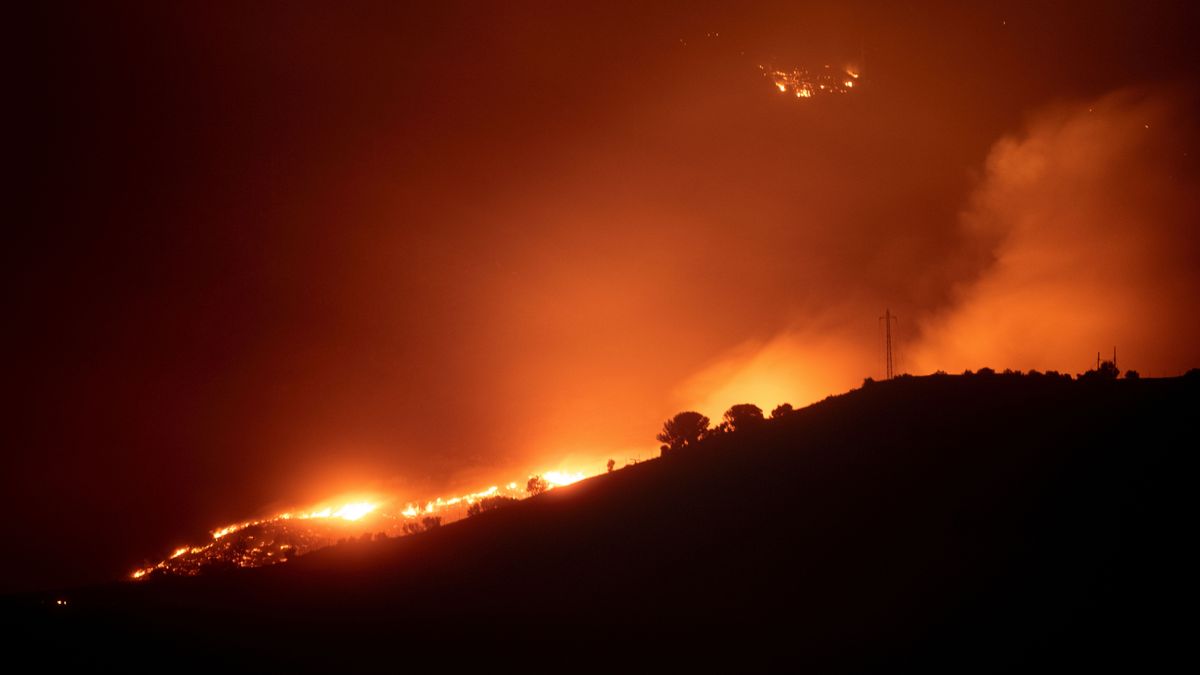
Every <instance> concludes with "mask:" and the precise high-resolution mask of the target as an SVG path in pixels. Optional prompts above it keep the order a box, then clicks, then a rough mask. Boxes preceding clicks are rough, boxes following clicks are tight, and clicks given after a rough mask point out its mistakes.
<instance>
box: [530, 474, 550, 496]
mask: <svg viewBox="0 0 1200 675" xmlns="http://www.w3.org/2000/svg"><path fill="white" fill-rule="evenodd" d="M549 489H550V484H549V483H547V482H546V479H545V478H542V477H541V476H530V477H529V480H528V481H527V482H526V483H525V491H526V492H528V493H529V494H530V496H534V495H540V494H542V493H543V492H545V491H546V490H549Z"/></svg>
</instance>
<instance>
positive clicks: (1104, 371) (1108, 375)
mask: <svg viewBox="0 0 1200 675" xmlns="http://www.w3.org/2000/svg"><path fill="white" fill-rule="evenodd" d="M1120 374H1121V371H1119V370H1117V364H1115V363H1113V362H1112V361H1101V362H1100V366H1099V367H1098V368H1096V369H1095V370H1089V371H1087V372H1086V373H1083V374H1081V375H1080V376H1079V379H1081V380H1115V379H1117V377H1119V376H1120Z"/></svg>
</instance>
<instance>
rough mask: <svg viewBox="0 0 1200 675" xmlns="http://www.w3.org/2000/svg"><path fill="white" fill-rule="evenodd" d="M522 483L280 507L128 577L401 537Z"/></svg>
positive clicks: (266, 561)
mask: <svg viewBox="0 0 1200 675" xmlns="http://www.w3.org/2000/svg"><path fill="white" fill-rule="evenodd" d="M595 473H599V472H598V471H596V472H593V473H588V472H585V471H578V470H577V471H565V470H556V471H545V472H542V473H541V474H540V475H541V476H542V477H543V478H544V479H545V481H546V483H547V484H548V485H549V487H550V488H551V489H553V488H556V487H562V486H564V485H570V484H572V483H576V482H578V481H581V480H583V479H584V478H587V477H588V476H590V475H595ZM523 486H524V483H523V482H519V481H510V482H508V483H506V484H504V487H503V488H501V487H500V486H498V485H492V486H489V487H487V488H484V489H482V490H479V491H476V492H470V493H467V494H463V495H458V496H455V497H437V498H434V499H430V500H427V501H420V502H409V503H406V504H405V505H404V507H403V508H401V509H398V510H395V511H387V510H384V509H382V508H381V507H382V506H384V505H385V504H387V503H392V502H396V503H398V500H361V501H353V502H347V503H344V504H342V505H341V506H338V507H336V508H335V507H332V506H322V507H320V508H313V509H308V510H304V511H299V512H293V511H285V512H283V513H279V514H277V515H275V516H271V517H267V518H259V519H253V520H246V521H242V522H240V523H233V524H230V525H225V526H224V527H220V528H217V529H215V530H212V532H211V533H210V534H211V535H212V538H213V541H211V542H209V543H208V544H205V545H203V546H191V547H189V546H180V547H178V548H176V549H175V550H174V551H173V552H172V553H171V555H170V557H168V558H167V559H165V560H163V561H161V562H159V563H157V564H155V565H150V566H147V567H143V568H139V569H137V570H134V571H133V572H132V573H131V574H130V578H132V579H144V578H146V577H147V576H148V575H149V574H150V573H151V572H154V571H156V570H159V571H161V572H163V573H168V574H182V575H195V574H199V573H200V572H201V571H202V567H203V565H204V564H206V563H211V562H214V561H218V562H223V563H232V564H234V565H236V566H238V567H260V566H263V565H270V564H277V563H281V562H286V561H287V560H290V559H292V557H293V556H294V555H298V554H301V553H306V552H310V551H314V550H317V549H319V548H323V547H325V546H329V545H331V544H333V543H335V540H344V539H347V537H346V536H345V535H350V536H349V538H356V537H361V536H363V535H364V534H366V535H370V534H372V533H382V534H384V535H386V536H401V535H402V534H404V533H405V531H404V528H403V524H404V523H405V522H406V521H410V520H414V519H422V518H428V517H431V516H435V515H437V516H438V517H439V518H450V519H452V520H457V519H458V518H461V517H464V516H465V513H466V508H465V507H467V506H469V505H471V504H474V503H475V502H477V501H479V500H481V499H485V498H487V497H492V496H496V495H500V494H503V495H505V496H508V497H515V498H518V499H519V498H523V497H526V496H527V495H526V493H525V490H524V487H523ZM304 521H313V524H312V525H311V526H308V525H305V524H304ZM339 523H340V524H339ZM359 523H365V524H363V525H359ZM330 528H332V529H330ZM347 528H350V529H347ZM277 530H278V531H284V532H287V533H289V534H287V536H288V537H294V538H298V539H300V540H303V541H304V543H293V541H287V542H286V543H285V542H282V541H277V539H278V537H276V536H275V535H274V534H272V533H273V532H275V531H277ZM239 533H242V534H245V537H244V538H243V540H242V541H239V542H233V543H232V544H231V543H229V542H228V541H227V538H231V535H237V536H236V537H232V538H242V534H239ZM338 535H341V536H340V537H339V536H338ZM267 540H269V541H267Z"/></svg>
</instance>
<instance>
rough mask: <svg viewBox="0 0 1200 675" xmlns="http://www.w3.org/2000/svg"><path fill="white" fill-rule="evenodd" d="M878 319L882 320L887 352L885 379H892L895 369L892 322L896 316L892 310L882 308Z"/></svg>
mask: <svg viewBox="0 0 1200 675" xmlns="http://www.w3.org/2000/svg"><path fill="white" fill-rule="evenodd" d="M879 320H880V321H883V322H884V345H885V347H884V349H885V352H886V354H887V379H889V380H890V379H892V377H894V376H895V374H896V370H895V366H894V361H893V359H892V322H893V321H895V320H896V317H894V316H892V310H890V309H887V310H884V312H883V316H881V317H879Z"/></svg>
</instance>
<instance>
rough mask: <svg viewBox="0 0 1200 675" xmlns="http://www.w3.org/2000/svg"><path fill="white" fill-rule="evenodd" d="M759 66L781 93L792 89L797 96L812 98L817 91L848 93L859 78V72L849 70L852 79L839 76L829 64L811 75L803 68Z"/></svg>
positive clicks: (847, 72) (823, 92) (822, 92)
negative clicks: (780, 68) (787, 68)
mask: <svg viewBox="0 0 1200 675" xmlns="http://www.w3.org/2000/svg"><path fill="white" fill-rule="evenodd" d="M758 68H759V70H761V71H762V74H763V76H764V77H768V78H770V79H771V82H772V84H774V85H775V88H776V89H778V90H779V91H780V92H781V93H786V92H788V91H791V92H792V93H793V94H794V95H795V96H796V98H812V97H813V95H814V94H817V93H821V94H846V93H849V92H850V90H851V89H853V88H854V80H855V79H857V78H858V73H857V72H851V71H849V70H847V71H846V74H847V75H849V76H850V78H851V79H844V78H840V77H837V76H835V74H834V73H833V72H831V71H830V70H829V66H825V69H824V70H822V71H821V72H819V73H818V74H816V75H811V74H810V73H809V72H808V71H807V70H805V69H803V68H793V69H791V70H779V69H777V68H770V67H768V66H762V65H760V66H759V67H758Z"/></svg>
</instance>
